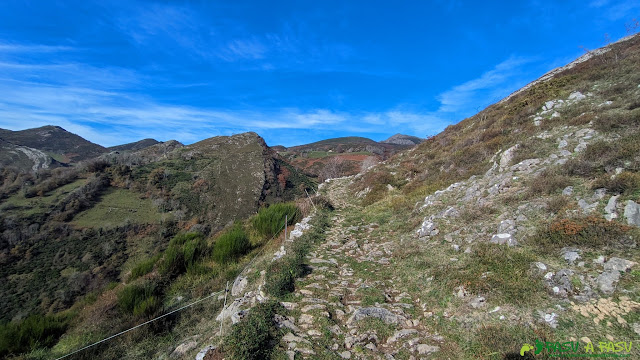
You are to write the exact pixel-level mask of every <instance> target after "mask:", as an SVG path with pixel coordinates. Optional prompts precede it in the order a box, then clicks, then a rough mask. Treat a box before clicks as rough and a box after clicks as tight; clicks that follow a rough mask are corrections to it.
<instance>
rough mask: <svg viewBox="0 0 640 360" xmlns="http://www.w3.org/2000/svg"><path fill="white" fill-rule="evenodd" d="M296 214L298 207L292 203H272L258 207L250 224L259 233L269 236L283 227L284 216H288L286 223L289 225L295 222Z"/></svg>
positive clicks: (297, 213)
mask: <svg viewBox="0 0 640 360" xmlns="http://www.w3.org/2000/svg"><path fill="white" fill-rule="evenodd" d="M298 215H299V211H298V208H297V207H296V206H295V205H294V204H290V203H287V204H273V205H271V206H269V207H267V208H262V209H260V211H258V215H256V216H255V217H254V218H253V219H252V221H251V225H253V228H254V229H255V230H256V231H257V232H258V233H259V234H260V235H262V236H264V237H265V238H270V237H272V236H274V235H276V234H277V233H279V232H280V231H281V230H282V229H283V226H284V220H285V216H288V221H287V225H290V224H293V223H295V221H296V220H297V218H298Z"/></svg>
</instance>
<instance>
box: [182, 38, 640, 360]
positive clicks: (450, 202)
mask: <svg viewBox="0 0 640 360" xmlns="http://www.w3.org/2000/svg"><path fill="white" fill-rule="evenodd" d="M597 54H598V55H597V56H592V57H591V58H588V59H586V60H584V59H582V60H584V61H580V62H578V63H577V64H574V65H573V66H570V67H566V68H564V69H563V70H562V71H555V72H553V73H552V76H546V77H545V78H544V79H543V80H541V81H538V82H536V83H534V84H532V85H531V86H528V87H527V88H526V89H525V90H523V91H521V92H518V93H516V94H514V95H513V96H511V97H510V98H509V99H507V100H505V101H503V102H500V103H498V104H495V105H493V106H491V107H489V108H487V109H485V110H484V111H482V112H481V113H479V114H477V115H475V116H473V117H471V118H469V119H465V120H464V121H462V122H460V123H459V124H457V125H454V126H450V127H448V128H447V129H446V130H445V131H444V132H443V133H441V134H439V135H437V136H435V137H433V138H431V139H429V140H428V141H426V142H424V143H422V144H420V145H418V146H417V147H414V148H412V149H410V150H408V151H405V152H402V153H400V154H398V155H396V156H395V157H393V158H391V159H389V160H387V161H384V162H382V163H380V164H378V165H377V166H374V167H372V168H370V169H369V170H368V171H366V172H364V173H363V174H359V175H356V176H351V177H345V178H339V179H334V180H329V181H327V182H326V183H325V184H322V185H321V187H320V190H319V193H320V194H323V195H325V196H326V197H327V198H328V199H330V200H331V202H332V204H333V206H334V207H335V210H334V211H333V212H331V213H329V214H328V215H324V216H328V217H329V219H330V221H329V224H330V225H328V227H327V228H326V230H324V231H323V234H324V235H323V236H322V237H321V239H320V240H316V241H313V240H302V242H304V241H310V243H311V245H307V246H309V248H308V252H306V253H305V254H306V256H305V260H304V261H303V262H304V264H306V265H307V266H308V267H309V271H308V272H303V273H302V275H300V276H299V277H298V279H297V280H296V281H295V287H294V288H292V289H289V290H288V291H285V292H284V293H282V292H278V291H270V290H269V289H271V288H272V286H273V285H270V281H273V280H272V279H271V280H270V277H269V276H266V278H265V277H263V278H254V283H252V282H251V281H249V282H248V285H246V287H245V289H247V290H246V291H248V294H250V295H251V294H254V295H253V296H255V293H256V291H258V292H259V291H260V290H261V289H262V292H260V294H261V296H263V297H265V296H266V297H270V298H271V299H273V298H275V299H277V300H278V301H279V303H280V306H281V307H280V308H278V307H276V308H275V310H273V311H275V313H277V315H276V316H275V317H273V326H274V329H279V330H278V331H276V332H275V333H274V334H276V335H274V336H275V338H276V339H277V345H275V346H272V347H270V348H269V354H271V355H270V356H272V357H273V358H287V357H288V358H290V359H294V358H308V359H326V358H336V359H339V358H343V359H354V358H355V359H417V358H424V359H427V358H433V359H447V358H448V359H479V358H480V359H515V358H529V359H538V358H541V359H542V358H554V357H558V356H562V355H561V354H564V353H561V352H560V351H561V350H560V348H557V347H555V345H554V344H556V343H571V344H573V345H572V346H573V349H575V350H571V352H572V354H573V353H575V354H576V355H575V356H578V355H580V356H585V355H589V354H595V355H598V356H604V355H605V354H607V353H609V354H612V353H613V352H614V351H617V352H616V353H617V354H624V355H625V356H627V357H630V358H634V357H638V356H640V352H639V349H637V348H636V347H634V346H629V344H630V343H631V342H633V339H637V337H638V336H639V335H640V317H639V316H638V314H640V282H639V280H640V273H639V271H640V268H639V267H638V266H639V265H638V263H639V262H640V253H639V252H638V251H637V246H638V240H639V239H640V229H639V227H640V215H639V214H640V204H639V203H640V173H639V171H640V157H638V154H639V151H640V148H639V147H638V146H639V145H638V142H637V139H638V138H640V112H639V111H640V104H639V103H638V99H639V98H640V72H639V68H638V67H637V65H636V64H637V63H638V62H639V61H640V37H639V36H635V37H632V38H629V39H626V40H625V41H622V42H619V43H616V44H613V45H611V46H609V47H607V48H604V49H602V50H599V51H598V52H597ZM320 214H322V212H321V213H320ZM315 216H322V215H315ZM309 224H312V226H311V227H310V228H309V227H308V226H302V225H301V229H303V228H308V229H310V230H307V231H311V232H313V229H314V226H315V227H317V226H320V225H318V224H316V223H314V221H313V220H311V221H310V222H309ZM313 236H316V235H314V234H312V237H313ZM300 239H303V238H300ZM298 241H300V240H298V238H296V239H295V240H294V241H293V242H291V243H287V242H285V243H284V247H283V249H281V250H280V251H279V254H280V255H279V256H281V254H282V253H285V255H284V256H285V257H284V259H287V256H293V257H294V258H295V256H297V255H296V254H299V250H298V249H297V248H296V246H297V245H296V242H298ZM298 246H300V245H298ZM286 254H291V255H286ZM279 261H282V260H276V264H277V263H278V262H279ZM290 261H293V260H284V263H287V264H289V262H290ZM274 266H275V268H278V265H272V266H271V267H269V266H267V267H266V269H267V275H268V274H269V270H268V269H272V268H274ZM237 294H238V296H240V297H239V298H243V295H242V294H243V292H242V291H241V292H237ZM244 296H247V295H246V294H245V295H244ZM261 301H264V300H261ZM247 307H248V308H250V307H251V306H250V302H248V303H246V304H245V305H244V306H240V307H239V308H238V309H240V310H241V309H244V308H247ZM252 312H254V313H255V314H256V315H255V316H256V317H260V316H262V317H263V319H264V316H267V317H266V319H267V320H270V319H271V317H272V316H273V315H272V314H273V313H269V312H266V311H265V310H264V308H263V307H257V308H254V309H252V310H250V311H249V316H248V317H247V319H246V320H242V321H239V319H240V318H242V316H238V315H237V314H245V315H244V316H246V311H244V312H235V314H236V315H234V313H230V314H228V315H229V316H228V319H229V320H232V321H233V322H237V324H236V325H234V327H232V329H244V330H237V331H234V332H233V333H232V334H231V335H229V337H228V338H227V340H225V341H224V342H223V343H222V345H221V346H220V347H219V348H216V350H210V349H211V348H207V349H209V350H207V349H205V350H204V351H203V353H202V354H204V353H208V354H211V355H214V354H215V356H222V355H221V354H226V356H227V357H228V358H234V356H238V354H240V352H239V351H238V349H237V348H236V347H235V346H234V344H235V341H239V340H238V337H240V336H241V334H242V331H249V330H250V329H255V328H254V327H253V326H254V325H252V324H254V322H255V321H257V320H256V318H255V317H253V316H252V315H251V314H252ZM265 314H266V315H265ZM269 314H271V315H269ZM274 331H275V330H274ZM229 338H230V340H229ZM217 341H218V340H216V338H215V337H214V338H212V340H210V341H208V342H205V343H202V345H203V346H204V345H207V344H210V345H213V346H215V345H216V342H217ZM526 344H530V345H531V346H525V345H526ZM537 344H542V347H541V348H538V349H537V350H536V347H537V346H536V345H537ZM545 344H549V345H545ZM615 344H618V346H619V348H618V349H617V350H616V347H615ZM263 345H264V344H263ZM624 345H626V348H625V347H624ZM198 348H200V349H201V348H202V347H197V346H194V350H193V355H190V356H194V355H195V354H196V351H197V349H198ZM589 349H593V350H591V351H592V352H589V351H590V350H589ZM566 351H568V350H566ZM566 351H565V352H566ZM536 352H537V353H536ZM521 354H524V355H521ZM188 357H189V356H187V355H185V358H188Z"/></svg>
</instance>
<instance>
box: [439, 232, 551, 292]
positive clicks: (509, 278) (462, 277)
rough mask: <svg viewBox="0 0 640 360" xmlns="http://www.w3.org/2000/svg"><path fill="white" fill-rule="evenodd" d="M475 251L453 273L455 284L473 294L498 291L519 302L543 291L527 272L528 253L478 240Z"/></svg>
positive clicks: (529, 261) (539, 284)
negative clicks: (459, 270) (462, 267)
mask: <svg viewBox="0 0 640 360" xmlns="http://www.w3.org/2000/svg"><path fill="white" fill-rule="evenodd" d="M474 255H475V256H474V257H473V259H472V260H471V263H470V264H469V265H468V266H467V267H466V268H465V269H462V271H461V272H460V274H456V275H454V276H455V277H456V278H457V281H456V285H457V286H459V285H462V286H464V287H465V288H466V289H467V290H469V291H471V292H472V293H476V294H490V293H497V295H498V296H500V297H501V298H503V300H505V301H507V302H509V303H513V304H518V305H523V304H527V303H531V302H532V301H535V299H537V298H538V297H539V295H540V294H541V293H542V284H541V283H540V281H539V280H537V279H535V278H533V277H532V276H531V274H530V273H529V268H530V266H531V263H532V262H533V261H534V259H533V257H531V256H530V255H528V254H526V253H523V252H519V251H517V250H514V249H512V248H509V247H507V246H502V245H495V244H487V243H482V244H478V245H477V246H476V248H475V252H474ZM449 276H451V275H449Z"/></svg>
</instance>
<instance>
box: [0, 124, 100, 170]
mask: <svg viewBox="0 0 640 360" xmlns="http://www.w3.org/2000/svg"><path fill="white" fill-rule="evenodd" d="M0 146H1V147H0V164H2V165H3V166H13V167H17V168H20V169H25V170H37V169H47V168H50V167H57V166H61V165H66V164H72V163H77V162H79V161H82V160H87V159H91V158H94V157H96V156H98V155H100V154H102V153H104V152H105V151H106V149H105V148H104V147H102V146H100V145H97V144H94V143H92V142H90V141H87V140H85V139H83V138H82V137H80V136H78V135H76V134H73V133H70V132H68V131H66V130H65V129H63V128H61V127H59V126H43V127H40V128H35V129H27V130H21V131H11V130H5V129H0Z"/></svg>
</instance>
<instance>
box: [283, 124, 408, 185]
mask: <svg viewBox="0 0 640 360" xmlns="http://www.w3.org/2000/svg"><path fill="white" fill-rule="evenodd" d="M418 143H420V139H419V138H417V137H413V136H408V135H402V134H396V135H394V136H392V137H390V138H389V139H387V140H384V141H381V142H377V141H374V140H371V139H368V138H364V137H357V136H349V137H340V138H332V139H326V140H321V141H317V142H314V143H310V144H304V145H297V146H292V147H289V148H284V149H283V148H279V149H278V153H279V154H280V155H281V156H282V157H283V158H285V159H286V160H287V161H289V162H290V163H291V164H292V165H293V166H295V167H296V168H297V169H298V170H300V171H302V172H304V173H306V174H308V175H310V176H313V177H318V178H319V179H321V180H324V179H327V178H332V177H341V176H346V175H355V174H357V173H358V172H360V171H361V170H362V168H363V167H364V168H366V167H368V166H372V165H373V164H375V163H377V162H379V161H382V160H385V159H388V158H389V157H391V156H393V155H394V154H396V153H397V152H399V151H402V150H406V149H408V148H410V147H411V146H415V145H416V144H418Z"/></svg>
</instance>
